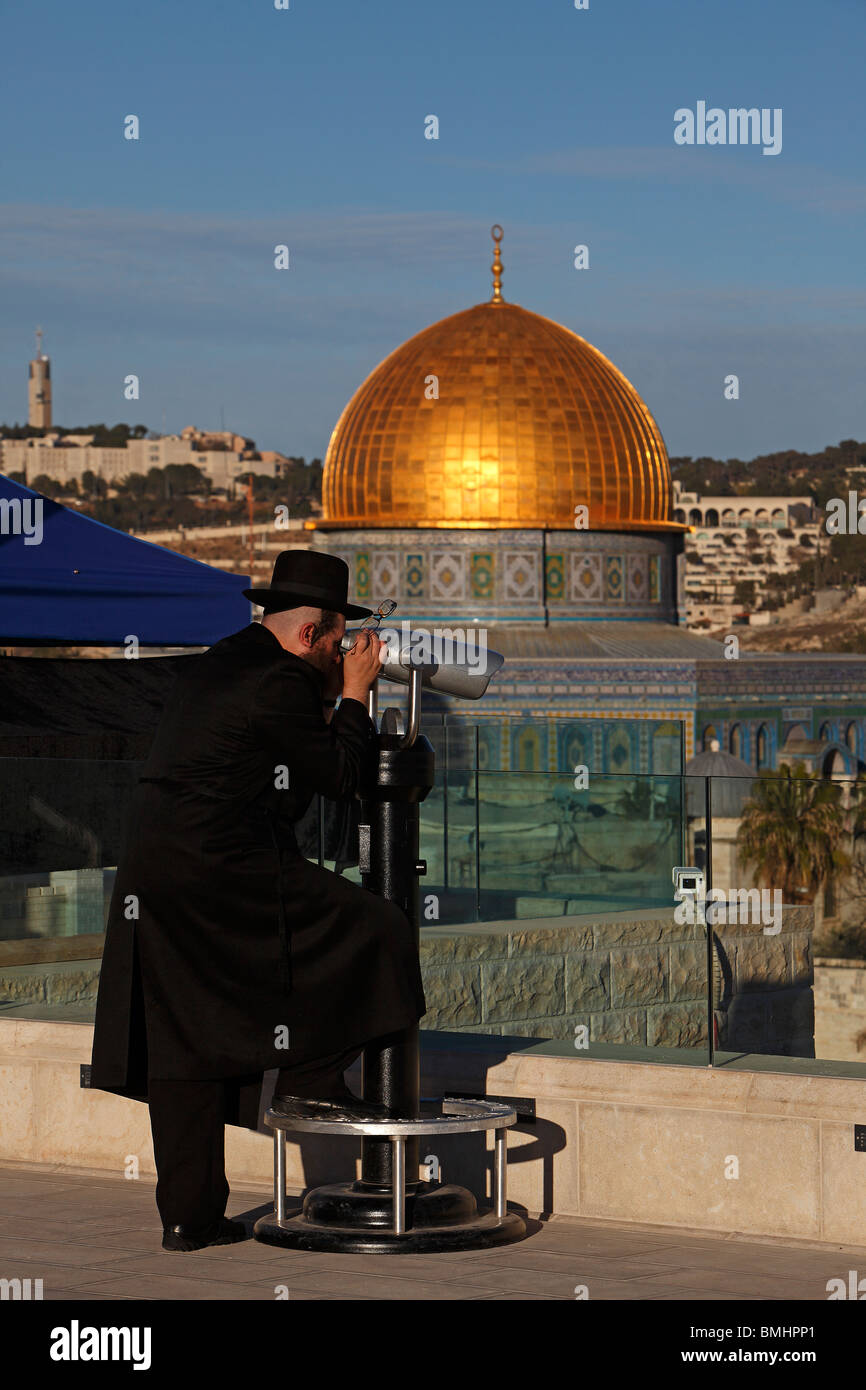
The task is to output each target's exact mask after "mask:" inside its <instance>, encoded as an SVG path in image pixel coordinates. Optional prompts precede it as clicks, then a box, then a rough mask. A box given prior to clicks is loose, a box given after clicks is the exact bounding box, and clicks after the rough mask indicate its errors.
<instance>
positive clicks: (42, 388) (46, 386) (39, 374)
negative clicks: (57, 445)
mask: <svg viewBox="0 0 866 1390" xmlns="http://www.w3.org/2000/svg"><path fill="white" fill-rule="evenodd" d="M29 406H30V413H29V422H30V424H31V425H32V426H33V428H34V429H42V430H49V429H50V428H51V363H50V361H49V359H48V358H47V357H46V356H45V353H44V352H43V351H42V329H41V328H37V330H36V356H35V357H34V359H33V361H32V362H31V363H30V399H29Z"/></svg>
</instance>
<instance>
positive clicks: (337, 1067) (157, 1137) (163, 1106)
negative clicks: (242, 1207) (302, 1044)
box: [148, 1047, 363, 1227]
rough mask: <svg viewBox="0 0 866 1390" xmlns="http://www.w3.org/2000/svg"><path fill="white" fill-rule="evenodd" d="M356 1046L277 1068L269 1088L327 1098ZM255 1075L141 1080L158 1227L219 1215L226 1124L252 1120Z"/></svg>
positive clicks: (225, 1194)
mask: <svg viewBox="0 0 866 1390" xmlns="http://www.w3.org/2000/svg"><path fill="white" fill-rule="evenodd" d="M362 1051H363V1048H362V1047H350V1048H348V1049H346V1050H345V1051H342V1052H333V1053H331V1054H330V1055H329V1056H327V1057H319V1058H317V1059H316V1060H315V1061H314V1062H306V1063H302V1064H300V1065H298V1066H294V1067H286V1068H283V1069H282V1070H281V1071H280V1073H279V1075H278V1076H277V1081H276V1086H275V1088H274V1089H275V1092H276V1093H280V1092H284V1093H287V1094H289V1095H293V1096H305V1097H308V1098H309V1099H312V1100H315V1099H316V1098H317V1097H319V1096H327V1095H328V1094H329V1093H331V1092H333V1090H334V1089H335V1088H336V1087H339V1085H340V1082H341V1081H342V1078H343V1072H344V1071H345V1070H346V1068H347V1067H350V1066H351V1065H352V1063H353V1062H354V1061H355V1060H356V1058H358V1057H360V1055H361V1052H362ZM261 1080H262V1078H261V1074H258V1075H254V1076H232V1077H228V1078H224V1079H222V1080H216V1081H160V1080H159V1078H157V1077H151V1078H150V1079H149V1080H148V1097H149V1108H150V1130H151V1134H152V1135H153V1154H154V1158H155V1160H156V1173H157V1184H156V1205H157V1208H158V1210H159V1214H160V1217H161V1218H162V1224H163V1226H191V1227H199V1226H209V1225H210V1224H211V1223H212V1222H214V1221H219V1219H220V1217H222V1216H224V1215H225V1210H226V1202H227V1201H228V1198H229V1185H228V1182H227V1181H226V1174H225V1126H226V1125H227V1124H229V1125H230V1124H246V1125H251V1126H254V1125H255V1117H254V1116H253V1115H252V1113H251V1110H250V1105H251V1103H252V1104H253V1105H256V1104H257V1101H258V1096H259V1093H260V1090H261Z"/></svg>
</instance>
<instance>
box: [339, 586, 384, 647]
mask: <svg viewBox="0 0 866 1390" xmlns="http://www.w3.org/2000/svg"><path fill="white" fill-rule="evenodd" d="M396 607H397V603H396V601H395V600H394V599H392V598H386V599H385V601H384V603H380V604H379V607H378V608H377V609H376V612H375V613H371V614H370V616H369V618H365V619H364V621H363V622H362V624H361V626H360V627H356V628H353V629H352V631H351V632H347V633H346V635H345V637H344V638H343V641H342V642H341V644H340V645H341V647H342V649H343V651H344V652H348V651H351V650H352V647H353V646H354V645H355V643H356V642H357V640H358V634H359V633H361V632H378V631H379V625H380V623H381V622H382V619H383V618H387V617H390V615H391V614H392V613H393V612H394V609H395V608H396Z"/></svg>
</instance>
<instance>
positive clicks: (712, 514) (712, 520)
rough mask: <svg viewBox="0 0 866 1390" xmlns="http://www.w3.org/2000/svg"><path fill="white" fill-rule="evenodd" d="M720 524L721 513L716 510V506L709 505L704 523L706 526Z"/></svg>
mask: <svg viewBox="0 0 866 1390" xmlns="http://www.w3.org/2000/svg"><path fill="white" fill-rule="evenodd" d="M718 524H719V514H718V512H717V511H716V509H715V507H708V508H707V512H706V515H705V516H704V525H705V526H718Z"/></svg>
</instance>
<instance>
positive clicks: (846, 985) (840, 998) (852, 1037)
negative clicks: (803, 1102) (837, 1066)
mask: <svg viewBox="0 0 866 1390" xmlns="http://www.w3.org/2000/svg"><path fill="white" fill-rule="evenodd" d="M815 1055H816V1056H817V1057H824V1058H828V1059H832V1060H833V1061H841V1062H866V960H830V959H822V958H819V959H817V960H816V961H815Z"/></svg>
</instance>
